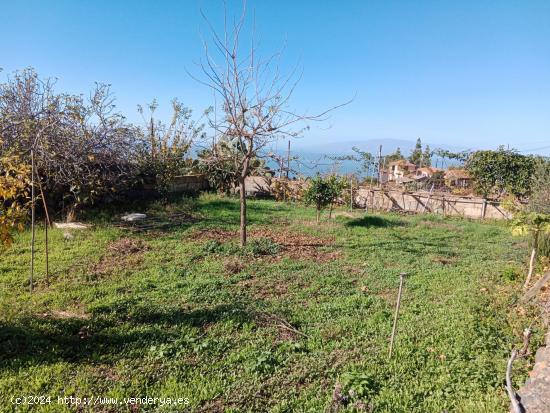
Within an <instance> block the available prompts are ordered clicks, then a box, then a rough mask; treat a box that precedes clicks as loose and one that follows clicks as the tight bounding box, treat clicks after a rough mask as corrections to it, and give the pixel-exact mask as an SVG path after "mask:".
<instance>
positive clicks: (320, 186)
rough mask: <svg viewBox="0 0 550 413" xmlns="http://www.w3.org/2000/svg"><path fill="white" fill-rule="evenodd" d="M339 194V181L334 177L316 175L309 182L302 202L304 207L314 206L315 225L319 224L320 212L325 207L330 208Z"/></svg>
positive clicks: (340, 188) (340, 186)
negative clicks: (315, 212) (315, 214)
mask: <svg viewBox="0 0 550 413" xmlns="http://www.w3.org/2000/svg"><path fill="white" fill-rule="evenodd" d="M341 193H342V183H341V180H340V179H338V177H336V176H334V175H333V176H329V177H328V178H323V177H321V176H319V175H318V176H316V177H315V178H313V179H312V180H311V181H310V184H309V186H308V187H307V189H306V190H305V192H304V201H305V204H306V205H315V209H316V210H317V217H316V219H317V223H319V220H320V217H321V211H322V210H323V209H324V208H326V207H327V206H332V204H333V203H334V201H335V200H336V199H337V198H338V196H340V194H341Z"/></svg>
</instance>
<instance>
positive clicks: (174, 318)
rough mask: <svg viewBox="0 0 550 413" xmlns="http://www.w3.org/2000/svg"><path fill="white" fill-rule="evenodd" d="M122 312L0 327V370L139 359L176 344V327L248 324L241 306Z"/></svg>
mask: <svg viewBox="0 0 550 413" xmlns="http://www.w3.org/2000/svg"><path fill="white" fill-rule="evenodd" d="M128 310H133V311H126V312H124V311H122V312H116V313H114V314H113V313H108V312H107V309H98V311H96V312H94V313H93V315H92V316H91V317H90V318H89V319H83V318H76V317H75V318H49V317H48V318H44V317H41V316H39V315H37V316H31V317H26V318H22V319H19V320H17V321H13V322H11V323H9V324H8V323H0V371H2V370H6V369H14V368H15V369H17V368H18V367H19V366H22V365H23V366H24V365H40V364H50V363H56V362H60V361H65V362H96V361H100V360H110V361H115V360H117V359H119V358H121V357H127V356H128V355H129V354H144V353H146V352H147V351H148V349H149V348H150V347H151V346H154V345H159V344H163V343H169V342H172V341H174V340H177V339H181V338H182V330H181V327H186V326H187V327H195V328H199V329H203V328H205V327H206V326H208V325H211V324H214V323H217V322H224V321H231V322H233V323H234V324H236V325H241V324H243V323H246V322H248V321H251V320H253V319H254V314H253V312H252V311H251V309H250V307H249V306H248V305H247V304H246V303H232V304H222V305H217V306H214V307H211V308H199V309H194V310H188V311H187V310H183V309H168V310H162V311H158V310H157V309H152V310H149V309H145V308H138V309H135V308H134V309H128ZM199 333H200V332H197V334H199ZM190 334H192V335H193V333H190Z"/></svg>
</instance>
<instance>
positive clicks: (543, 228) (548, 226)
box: [512, 212, 550, 289]
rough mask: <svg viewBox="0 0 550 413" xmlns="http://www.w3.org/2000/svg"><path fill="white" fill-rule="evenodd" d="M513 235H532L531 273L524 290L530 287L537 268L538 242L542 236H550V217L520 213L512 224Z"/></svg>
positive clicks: (532, 213)
mask: <svg viewBox="0 0 550 413" xmlns="http://www.w3.org/2000/svg"><path fill="white" fill-rule="evenodd" d="M512 234H514V235H530V236H531V239H532V249H531V259H530V260H529V272H528V273H527V278H526V279H525V284H524V285H523V288H524V289H525V288H527V287H528V286H529V282H530V281H531V276H532V275H533V269H534V266H535V261H536V255H537V249H538V242H539V238H540V236H541V235H545V234H546V235H547V234H550V215H548V214H539V213H536V212H519V213H516V214H515V217H514V221H513V222H512Z"/></svg>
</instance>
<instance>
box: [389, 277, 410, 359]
mask: <svg viewBox="0 0 550 413" xmlns="http://www.w3.org/2000/svg"><path fill="white" fill-rule="evenodd" d="M405 275H407V273H405V272H402V273H400V274H399V292H398V293H397V304H396V306H395V316H394V318H393V328H392V331H391V340H390V352H389V354H388V359H391V355H392V352H393V342H394V340H395V332H396V330H397V317H398V316H399V307H400V306H401V294H402V292H403V281H404V279H405Z"/></svg>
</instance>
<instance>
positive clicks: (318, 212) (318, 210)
mask: <svg viewBox="0 0 550 413" xmlns="http://www.w3.org/2000/svg"><path fill="white" fill-rule="evenodd" d="M320 217H321V210H320V209H319V208H317V224H319V222H320Z"/></svg>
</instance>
